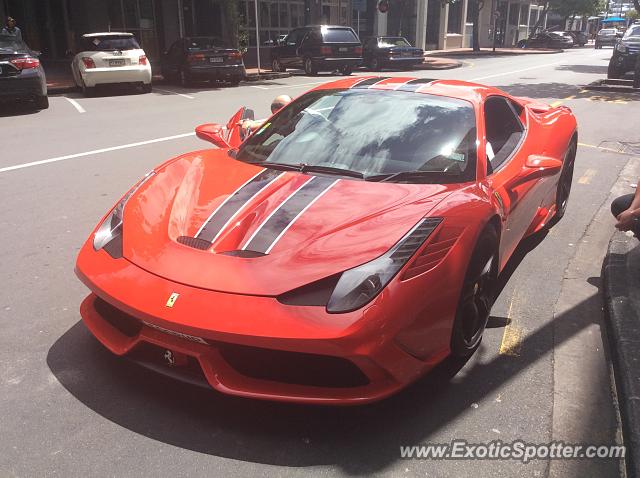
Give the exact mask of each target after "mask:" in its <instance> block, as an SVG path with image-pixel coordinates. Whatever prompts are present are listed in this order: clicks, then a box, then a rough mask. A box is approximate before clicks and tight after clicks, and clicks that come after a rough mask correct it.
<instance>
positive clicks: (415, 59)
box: [362, 37, 424, 71]
mask: <svg viewBox="0 0 640 478" xmlns="http://www.w3.org/2000/svg"><path fill="white" fill-rule="evenodd" d="M363 43H364V46H363V53H362V59H363V62H364V64H365V65H366V66H367V67H369V68H370V69H372V70H374V71H378V70H380V69H382V68H385V67H391V68H407V67H411V66H413V65H419V64H420V63H422V61H423V55H424V51H423V50H422V49H421V48H416V47H414V46H411V43H409V42H408V41H407V39H406V38H404V37H371V38H368V39H366V40H365V41H364V42H363Z"/></svg>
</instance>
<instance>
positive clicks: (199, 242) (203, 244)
mask: <svg viewBox="0 0 640 478" xmlns="http://www.w3.org/2000/svg"><path fill="white" fill-rule="evenodd" d="M177 241H178V242H179V243H180V244H183V245H185V246H188V247H193V248H194V249H200V250H201V251H206V250H207V249H209V248H210V247H211V243H210V242H209V241H205V240H204V239H198V238H197V237H189V236H179V237H178V239H177Z"/></svg>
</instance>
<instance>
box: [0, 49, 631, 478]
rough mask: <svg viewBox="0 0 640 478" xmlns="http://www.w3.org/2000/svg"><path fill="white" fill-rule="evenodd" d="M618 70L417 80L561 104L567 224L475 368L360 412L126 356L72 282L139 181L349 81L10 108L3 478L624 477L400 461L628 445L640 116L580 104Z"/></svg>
mask: <svg viewBox="0 0 640 478" xmlns="http://www.w3.org/2000/svg"><path fill="white" fill-rule="evenodd" d="M610 55H611V50H607V49H605V50H597V51H595V50H592V49H581V50H574V51H570V52H566V53H563V54H555V55H526V56H516V57H499V58H480V59H468V62H467V64H466V65H465V67H464V68H461V69H457V70H450V71H419V72H415V73H412V75H414V76H419V77H427V78H456V79H463V80H475V81H478V82H483V83H487V84H490V85H496V86H499V87H501V88H503V89H505V90H507V91H509V92H511V93H513V94H516V95H521V96H528V97H533V98H536V99H540V100H543V101H547V102H550V103H555V102H562V103H564V104H566V105H568V106H570V107H571V108H572V109H573V110H574V112H575V114H576V115H577V117H578V121H579V124H580V144H581V146H580V148H579V152H578V159H577V163H576V171H575V177H574V188H573V192H572V197H571V200H570V204H569V208H568V211H567V215H566V216H565V219H563V221H562V222H561V223H560V224H558V225H557V226H556V227H555V228H553V230H552V231H551V232H550V233H549V234H548V235H547V236H546V237H543V238H538V240H536V241H528V242H527V243H526V244H524V245H523V246H522V247H521V248H520V250H519V251H518V253H517V254H516V257H514V259H513V260H512V261H511V263H510V265H509V267H508V270H507V271H506V273H505V274H504V275H503V285H504V287H503V290H502V293H501V295H500V297H499V299H498V302H497V303H496V305H495V307H494V310H493V318H492V320H491V323H490V325H491V328H489V329H488V330H487V332H486V334H485V339H484V341H483V343H482V345H481V347H480V349H479V350H478V352H477V353H476V355H475V356H474V357H473V358H472V359H471V360H470V361H469V362H468V363H467V364H466V365H465V366H464V367H463V368H462V369H461V370H460V371H459V372H458V373H457V375H455V376H453V377H452V375H453V373H454V372H455V371H456V369H455V368H454V367H453V366H452V365H451V364H449V363H446V364H444V365H443V366H441V367H438V369H436V370H435V371H434V372H433V373H432V374H430V375H429V376H427V377H425V378H424V379H423V380H421V381H420V382H418V383H417V384H416V385H414V386H412V387H411V388H409V389H408V390H406V391H404V392H402V393H400V394H399V395H397V396H395V397H392V398H391V399H388V400H386V401H384V402H382V403H378V404H374V405H371V406H366V407H360V408H341V409H332V408H320V407H303V406H292V405H282V404H272V403H265V402H255V401H250V400H242V399H236V398H230V397H225V396H221V395H220V394H217V393H214V392H210V391H207V390H201V389H197V388H192V387H190V386H185V385H184V384H181V383H177V382H174V381H172V380H170V379H167V378H165V377H161V376H156V375H153V374H150V373H149V372H146V371H143V370H140V369H138V368H137V367H136V366H133V365H131V364H129V363H127V362H124V361H122V360H120V359H117V358H115V357H112V356H111V355H110V354H109V353H108V352H106V351H105V350H104V349H103V348H102V347H101V346H100V345H99V344H98V343H97V342H96V341H95V340H94V339H93V338H92V337H91V336H90V334H89V333H88V332H87V331H86V329H85V327H84V326H83V325H82V323H81V322H80V320H79V319H80V318H79V313H78V306H79V304H80V302H81V300H82V299H83V297H84V296H85V295H86V293H87V291H86V289H85V288H84V286H83V285H82V284H80V282H79V281H78V280H77V279H76V278H75V275H74V273H73V266H74V260H75V255H76V254H77V251H78V249H79V247H80V245H81V244H82V243H83V241H84V240H85V239H86V237H87V235H88V234H89V232H90V230H91V228H92V227H93V226H94V225H95V223H96V222H97V221H98V219H99V218H100V217H101V216H102V214H104V212H105V211H106V210H107V209H108V208H109V207H110V206H111V205H112V204H113V203H114V202H115V200H116V199H117V198H118V197H119V196H120V195H121V194H122V193H123V192H124V191H125V190H126V189H127V188H128V187H129V186H130V185H131V184H132V183H134V182H135V181H136V179H138V178H140V177H141V176H142V175H143V174H144V173H145V172H146V171H148V170H149V169H151V168H152V167H153V166H155V165H157V164H159V163H160V162H162V161H164V160H166V159H168V158H170V157H173V156H176V155H178V154H181V153H184V152H187V151H191V150H195V149H202V148H206V147H208V146H209V145H208V144H206V143H203V142H201V141H199V140H197V139H196V138H195V137H194V136H193V135H192V132H193V128H194V126H196V125H198V124H200V123H205V122H220V123H225V122H226V121H227V119H228V118H229V117H230V116H231V114H232V113H233V112H235V110H237V108H238V107H239V106H240V105H247V106H249V107H252V108H253V109H254V110H255V111H256V114H257V116H258V117H260V116H265V115H266V114H267V112H268V106H269V104H270V101H271V99H272V98H273V97H274V96H275V95H277V94H283V93H287V94H290V95H292V96H296V95H298V94H301V93H302V92H304V91H306V89H308V88H310V87H312V86H313V84H317V83H320V82H324V81H327V80H330V79H332V78H333V77H331V76H322V77H318V78H308V77H302V76H294V77H292V78H288V79H284V80H277V81H268V82H267V81H265V82H258V83H249V84H245V85H242V86H240V87H237V88H220V89H211V88H209V87H208V86H207V87H203V88H198V87H195V88H189V89H184V88H180V87H177V86H174V85H158V87H157V88H155V90H154V93H152V94H148V95H137V94H121V93H120V92H118V93H116V92H113V93H109V94H106V95H103V96H100V97H96V98H83V97H81V96H80V95H78V94H69V95H65V96H53V97H52V98H51V108H50V109H49V110H47V111H43V112H39V113H32V112H30V111H28V110H27V109H24V108H14V107H11V108H8V107H6V106H1V107H0V108H3V109H0V145H2V147H1V149H0V151H2V153H1V154H0V191H2V196H1V197H2V213H0V237H2V241H1V242H0V244H2V247H1V248H0V267H1V269H0V277H1V278H2V281H1V284H2V287H1V288H0V324H1V327H2V333H1V334H0V417H1V420H0V437H1V438H2V439H1V440H0V475H2V476H147V475H153V476H300V475H307V474H313V475H318V476H350V475H356V476H360V475H365V476H373V475H380V476H429V477H432V476H452V477H461V476H480V477H484V476H534V477H538V476H540V477H544V476H603V477H605V476H618V475H619V469H620V466H621V464H620V463H619V462H618V461H615V460H592V461H580V460H578V461H563V462H555V461H554V462H552V461H550V460H544V459H543V460H535V461H533V462H531V463H528V464H521V463H519V462H517V461H513V460H502V461H494V460H486V461H475V460H473V461H472V460H453V461H434V460H430V461H427V460H403V459H401V458H400V446H407V445H418V444H421V443H430V444H432V443H448V442H450V441H451V440H453V439H461V440H466V441H468V442H470V443H485V442H490V441H493V440H500V441H502V442H504V443H508V442H510V441H513V440H518V439H520V440H524V441H526V442H530V443H546V442H550V441H552V440H559V439H561V440H566V441H572V442H581V443H596V444H615V443H620V440H621V438H620V434H619V426H618V422H617V416H616V411H615V410H616V409H615V400H614V396H613V395H614V394H613V393H612V388H611V387H612V385H611V382H610V368H609V362H608V356H607V352H606V346H605V344H606V340H603V334H604V331H603V328H602V320H603V318H602V314H601V304H600V300H601V299H600V295H599V287H600V282H599V281H600V279H599V264H600V263H601V260H602V257H603V255H604V253H605V246H606V240H607V239H608V237H609V235H610V228H611V220H610V219H608V218H607V217H606V214H605V213H604V212H603V211H604V209H602V208H603V207H604V208H606V207H607V201H609V200H610V197H609V195H610V191H611V189H612V187H614V185H616V182H617V180H618V177H619V175H620V173H621V171H622V169H623V168H624V167H625V165H627V163H628V162H629V161H630V159H631V156H629V155H628V154H620V153H618V152H616V151H617V150H620V149H622V148H623V146H624V145H622V144H620V142H628V141H632V140H633V138H635V140H636V141H638V138H637V124H639V122H640V112H639V111H640V110H639V109H638V108H637V99H635V100H634V99H633V98H628V97H624V96H621V95H609V94H605V93H593V92H588V91H585V90H583V89H582V88H581V85H584V84H587V83H589V82H591V81H594V80H595V79H598V78H601V77H602V76H603V75H605V74H606V67H607V61H608V58H609V56H610ZM382 74H383V75H385V76H390V75H395V76H398V75H402V76H404V75H406V73H392V72H389V73H387V72H385V73H382ZM558 104H559V103H558ZM623 186H625V187H626V185H623ZM616 187H618V188H620V187H621V186H620V184H618V185H617V186H616ZM623 189H624V187H623ZM627 189H628V188H627ZM597 218H599V219H598V220H596V219H597ZM590 226H591V227H590Z"/></svg>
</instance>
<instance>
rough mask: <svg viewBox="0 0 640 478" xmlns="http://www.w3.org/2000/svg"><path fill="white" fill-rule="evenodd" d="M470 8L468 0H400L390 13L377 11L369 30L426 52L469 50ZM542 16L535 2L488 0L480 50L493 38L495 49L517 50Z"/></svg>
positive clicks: (482, 23)
mask: <svg viewBox="0 0 640 478" xmlns="http://www.w3.org/2000/svg"><path fill="white" fill-rule="evenodd" d="M468 7H469V0H459V1H457V2H451V3H448V4H443V3H442V2H441V1H440V0H398V1H397V2H395V3H391V4H390V8H389V11H388V12H387V13H380V12H379V11H376V12H375V15H374V18H373V20H372V23H371V25H370V26H368V30H370V33H371V34H376V35H401V36H405V37H406V38H407V39H408V40H409V41H411V42H412V43H414V44H415V45H416V46H418V47H420V48H423V49H425V50H446V49H452V48H467V47H470V46H471V41H472V40H471V39H472V33H473V19H472V18H471V11H470V9H469V8H468ZM542 12H543V7H541V6H539V5H538V2H537V1H536V0H486V1H485V2H484V6H483V8H482V9H481V10H480V25H479V27H480V30H479V38H480V46H481V47H489V46H492V45H493V44H494V38H495V44H496V46H499V47H510V46H515V45H516V44H517V43H518V41H519V40H522V39H526V38H528V36H529V33H530V32H531V29H532V27H533V26H534V25H535V24H536V22H537V21H538V18H539V16H540V15H541V14H542ZM544 20H545V21H546V19H544ZM542 24H543V26H544V24H545V22H544V21H543V22H542ZM494 30H495V37H494Z"/></svg>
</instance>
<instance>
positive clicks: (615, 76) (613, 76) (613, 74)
mask: <svg viewBox="0 0 640 478" xmlns="http://www.w3.org/2000/svg"><path fill="white" fill-rule="evenodd" d="M607 78H609V79H610V80H619V79H620V78H622V72H621V71H620V70H618V69H617V68H616V66H615V64H614V63H613V59H612V60H611V61H610V62H609V68H608V70H607Z"/></svg>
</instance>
